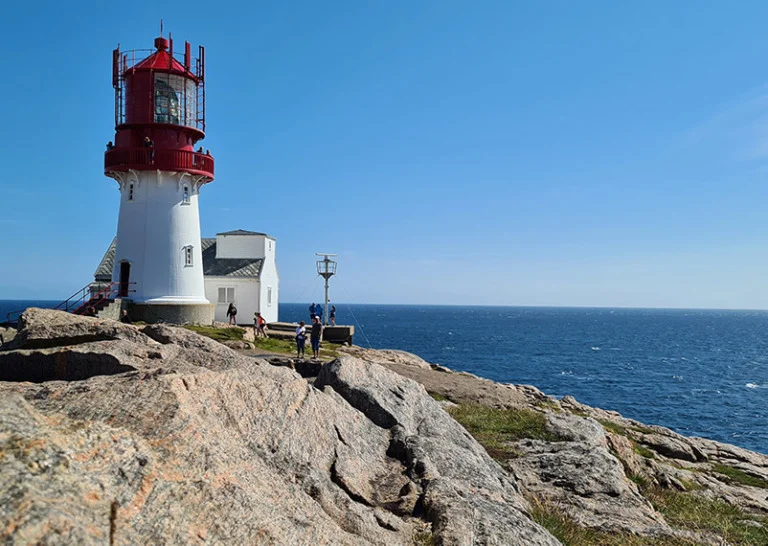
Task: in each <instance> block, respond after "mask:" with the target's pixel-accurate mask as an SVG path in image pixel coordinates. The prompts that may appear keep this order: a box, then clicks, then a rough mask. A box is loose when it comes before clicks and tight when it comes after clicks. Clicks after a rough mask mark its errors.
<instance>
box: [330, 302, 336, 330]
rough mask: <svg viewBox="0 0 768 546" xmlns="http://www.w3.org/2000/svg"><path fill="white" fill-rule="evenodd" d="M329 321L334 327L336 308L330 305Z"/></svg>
mask: <svg viewBox="0 0 768 546" xmlns="http://www.w3.org/2000/svg"><path fill="white" fill-rule="evenodd" d="M329 318H330V319H331V324H333V325H334V326H336V306H335V305H331V316H330V317H329Z"/></svg>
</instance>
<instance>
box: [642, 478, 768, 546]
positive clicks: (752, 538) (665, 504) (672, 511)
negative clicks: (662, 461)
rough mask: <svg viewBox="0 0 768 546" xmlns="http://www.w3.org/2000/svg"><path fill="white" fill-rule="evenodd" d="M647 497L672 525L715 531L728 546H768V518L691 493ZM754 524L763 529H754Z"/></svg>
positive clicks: (649, 494)
mask: <svg viewBox="0 0 768 546" xmlns="http://www.w3.org/2000/svg"><path fill="white" fill-rule="evenodd" d="M644 493H645V496H646V498H648V500H650V501H651V503H652V504H653V506H654V508H656V510H658V511H659V512H661V513H662V514H663V515H664V517H665V518H666V520H667V522H668V523H669V524H670V525H673V526H675V527H680V528H683V529H689V530H691V531H714V532H715V533H717V534H719V535H720V536H721V537H722V539H723V540H724V541H725V542H727V543H728V544H741V545H748V546H752V545H754V546H758V545H763V546H764V545H765V544H768V518H761V517H755V516H751V515H749V514H747V513H746V512H744V511H742V510H740V509H739V508H736V507H735V506H731V505H730V504H728V503H726V502H723V501H721V500H716V499H708V498H706V497H702V496H700V495H695V494H691V493H680V492H678V491H672V490H668V489H660V488H651V489H647V490H646V491H645V492H644ZM750 521H752V522H757V523H759V524H761V525H763V526H762V527H760V526H753V525H750V524H749V522H750Z"/></svg>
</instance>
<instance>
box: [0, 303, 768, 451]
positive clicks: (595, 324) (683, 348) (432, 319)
mask: <svg viewBox="0 0 768 546" xmlns="http://www.w3.org/2000/svg"><path fill="white" fill-rule="evenodd" d="M58 303H60V301H58V300H0V320H4V318H5V314H6V313H7V312H9V311H13V310H17V309H21V308H23V307H26V306H38V307H53V306H55V305H57V304H58ZM334 305H336V307H337V323H338V324H350V325H354V326H355V330H356V331H355V338H354V343H355V344H356V345H360V346H363V347H372V348H379V349H399V350H403V351H408V352H411V353H414V354H417V355H418V356H420V357H422V358H424V359H425V360H427V361H428V362H432V363H438V364H442V365H444V366H447V367H449V368H451V369H453V370H456V371H466V372H469V373H473V374H476V375H479V376H482V377H486V378H488V379H492V380H494V381H499V382H502V383H514V384H528V385H533V386H535V387H537V388H539V389H540V390H541V391H543V392H544V393H546V394H548V395H551V396H555V397H558V398H560V397H563V396H567V395H570V396H573V397H574V398H576V399H577V400H578V401H579V402H581V403H584V404H588V405H590V406H595V407H599V408H602V409H606V410H615V411H618V412H619V413H621V414H622V415H623V416H624V417H628V418H632V419H636V420H638V421H641V422H644V423H646V424H655V425H661V426H665V427H668V428H670V429H672V430H674V431H676V432H679V433H680V434H684V435H687V436H702V437H705V438H710V439H713V440H717V441H721V442H726V443H731V444H735V445H738V446H741V447H744V448H746V449H751V450H754V451H758V452H761V453H765V454H768V409H767V408H768V340H766V337H765V332H768V311H765V310H738V309H727V310H726V309H666V308H626V307H618V308H609V307H510V306H489V305H484V306H457V305H398V304H344V303H339V302H334ZM308 306H309V302H307V303H281V304H280V309H279V317H280V320H281V321H291V322H293V321H298V320H305V321H306V320H307V319H308V318H309V311H308Z"/></svg>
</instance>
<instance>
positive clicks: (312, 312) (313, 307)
mask: <svg viewBox="0 0 768 546" xmlns="http://www.w3.org/2000/svg"><path fill="white" fill-rule="evenodd" d="M316 311H317V306H316V305H315V302H312V305H310V306H309V320H311V321H314V320H315V312H316Z"/></svg>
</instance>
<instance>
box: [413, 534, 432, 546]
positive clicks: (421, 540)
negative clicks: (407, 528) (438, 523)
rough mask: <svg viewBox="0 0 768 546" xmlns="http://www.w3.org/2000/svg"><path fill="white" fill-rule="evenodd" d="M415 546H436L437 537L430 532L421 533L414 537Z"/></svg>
mask: <svg viewBox="0 0 768 546" xmlns="http://www.w3.org/2000/svg"><path fill="white" fill-rule="evenodd" d="M413 546H435V535H433V534H432V533H431V532H429V531H421V532H419V533H416V534H415V535H413Z"/></svg>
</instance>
